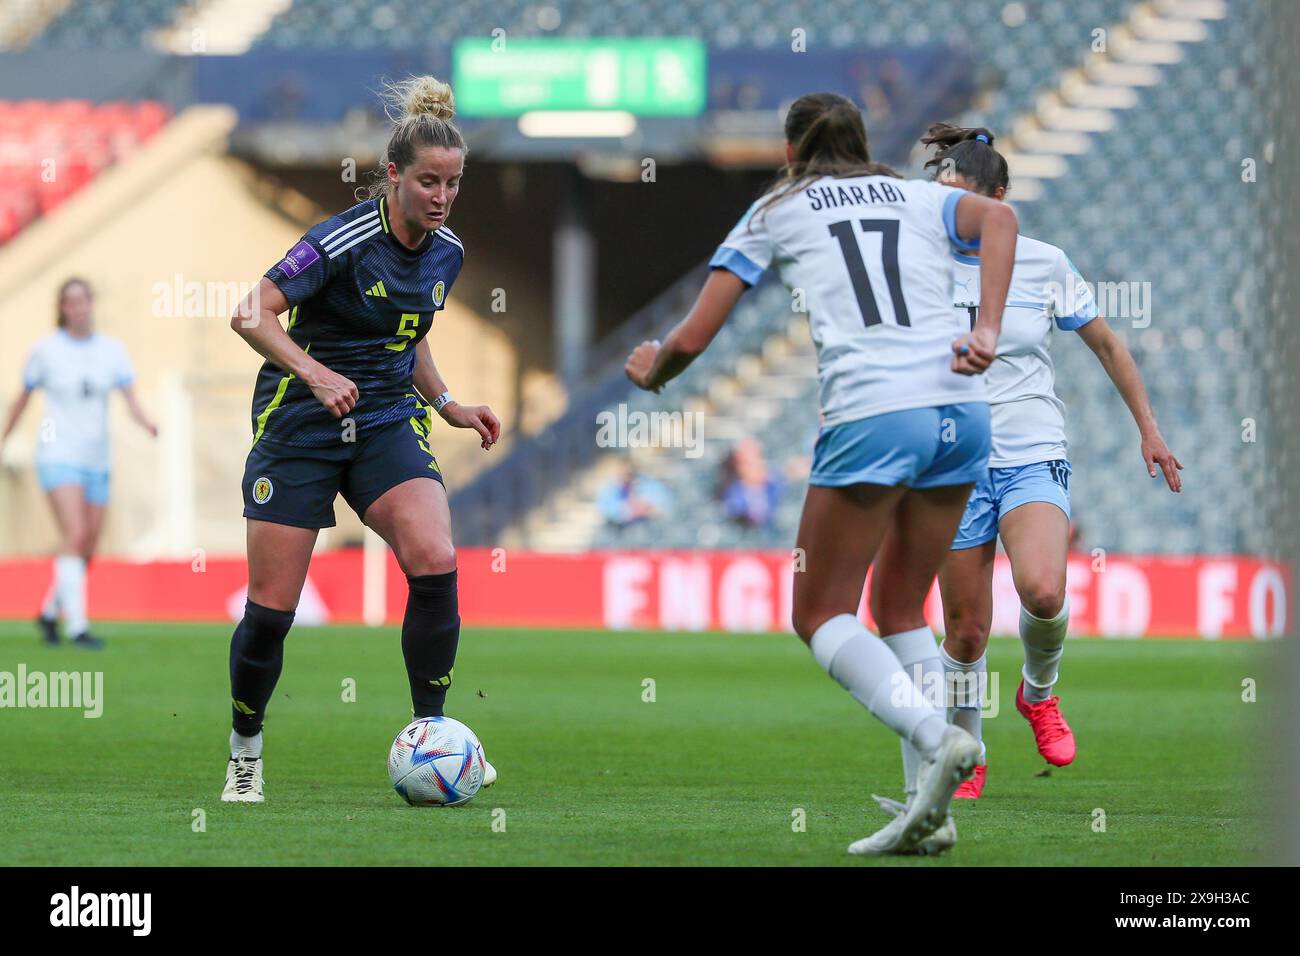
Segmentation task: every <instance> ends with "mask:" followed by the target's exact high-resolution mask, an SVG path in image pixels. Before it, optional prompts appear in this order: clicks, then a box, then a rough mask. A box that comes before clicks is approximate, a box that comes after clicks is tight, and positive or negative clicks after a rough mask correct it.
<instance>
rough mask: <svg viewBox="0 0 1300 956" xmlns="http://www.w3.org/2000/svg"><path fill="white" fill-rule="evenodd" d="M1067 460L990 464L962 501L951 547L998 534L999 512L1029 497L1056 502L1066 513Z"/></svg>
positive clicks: (972, 545)
mask: <svg viewBox="0 0 1300 956" xmlns="http://www.w3.org/2000/svg"><path fill="white" fill-rule="evenodd" d="M1070 471H1071V469H1070V463H1069V462H1068V461H1066V460H1065V459H1064V458H1062V459H1058V460H1056V461H1036V462H1033V463H1032V464H1028V465H1017V466H1015V467H1014V468H990V469H989V470H988V474H986V475H985V476H984V477H983V478H982V479H980V483H979V484H978V485H976V486H975V490H974V491H972V492H971V494H970V501H968V502H967V503H966V513H965V514H963V515H962V516H961V527H959V528H958V529H957V537H956V538H954V539H953V542H952V550H953V551H960V550H962V549H964V548H975V547H978V546H979V545H981V544H985V543H986V542H989V541H992V540H993V539H994V538H996V537H997V536H998V522H1000V521H1001V520H1002V516H1003V515H1005V514H1008V513H1010V512H1012V511H1014V510H1015V509H1016V508H1019V507H1020V506H1021V505H1027V504H1029V503H1030V502H1031V501H1045V502H1047V503H1048V504H1052V505H1056V507H1058V508H1060V509H1061V510H1062V511H1064V512H1065V517H1066V518H1067V519H1069V517H1070Z"/></svg>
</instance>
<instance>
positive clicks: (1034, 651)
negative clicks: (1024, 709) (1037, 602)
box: [1020, 600, 1070, 704]
mask: <svg viewBox="0 0 1300 956" xmlns="http://www.w3.org/2000/svg"><path fill="white" fill-rule="evenodd" d="M1069 623H1070V602H1069V601H1068V600H1067V601H1066V602H1065V603H1064V604H1062V605H1061V610H1060V611H1059V612H1057V615H1056V617H1053V618H1048V619H1044V618H1041V617H1034V615H1032V614H1030V613H1029V612H1028V611H1026V610H1025V609H1024V608H1023V607H1022V608H1021V609H1020V643H1021V644H1023V645H1024V647H1025V666H1024V670H1023V671H1021V676H1023V677H1024V679H1025V700H1027V701H1029V703H1031V704H1037V703H1040V702H1042V701H1045V700H1047V698H1049V697H1051V696H1052V685H1053V684H1055V683H1056V679H1057V671H1058V667H1059V665H1060V663H1061V652H1062V650H1063V645H1064V644H1065V631H1066V628H1067V627H1068V626H1069Z"/></svg>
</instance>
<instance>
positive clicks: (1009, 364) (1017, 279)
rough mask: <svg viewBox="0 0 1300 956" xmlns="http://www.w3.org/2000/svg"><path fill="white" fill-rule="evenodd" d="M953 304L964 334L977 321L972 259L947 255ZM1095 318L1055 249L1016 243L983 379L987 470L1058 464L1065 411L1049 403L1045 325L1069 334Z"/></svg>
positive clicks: (1024, 240) (1088, 293)
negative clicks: (952, 262) (989, 445)
mask: <svg viewBox="0 0 1300 956" xmlns="http://www.w3.org/2000/svg"><path fill="white" fill-rule="evenodd" d="M954 258H955V259H956V260H957V263H956V271H955V273H954V275H953V290H952V291H953V305H954V306H956V308H957V313H958V315H959V316H960V317H961V320H962V322H963V324H964V326H965V328H966V329H967V330H969V329H970V328H971V327H972V326H973V325H974V322H975V319H976V318H977V317H978V313H979V303H980V270H979V259H978V258H976V257H974V256H965V255H960V254H958V255H955V256H954ZM1096 317H1097V308H1096V305H1095V303H1094V301H1093V296H1092V290H1091V289H1089V288H1088V284H1087V283H1086V282H1084V281H1083V277H1082V276H1080V275H1079V273H1078V270H1076V269H1075V268H1074V265H1073V263H1071V262H1070V260H1069V258H1067V257H1066V255H1065V253H1064V252H1062V251H1061V250H1060V249H1058V248H1056V246H1053V245H1049V244H1047V243H1046V242H1039V241H1038V240H1037V239H1030V238H1029V237H1028V236H1019V237H1018V238H1017V239H1016V264H1015V268H1014V269H1013V270H1012V272H1011V286H1010V288H1009V289H1008V290H1007V305H1006V308H1005V309H1004V310H1003V312H1002V332H1001V334H1000V335H999V336H998V354H997V358H996V359H995V360H994V362H993V364H992V365H990V366H989V369H988V371H987V372H985V373H984V380H985V382H986V383H987V385H988V399H989V404H990V409H989V411H990V415H991V419H992V423H993V451H992V453H991V454H990V455H989V467H990V468H1012V467H1015V466H1017V465H1028V464H1032V463H1033V462H1039V461H1053V460H1055V459H1060V458H1065V457H1066V454H1065V415H1064V412H1065V405H1064V404H1062V402H1061V400H1060V399H1059V398H1057V397H1056V392H1055V390H1054V387H1053V386H1054V384H1055V378H1056V376H1055V371H1054V370H1053V367H1052V355H1051V351H1050V350H1051V337H1052V325H1053V323H1055V325H1056V327H1057V328H1058V329H1062V330H1064V331H1067V332H1069V331H1074V330H1076V329H1079V328H1082V327H1083V326H1084V325H1087V324H1088V323H1089V322H1091V321H1092V320H1093V319H1095V318H1096Z"/></svg>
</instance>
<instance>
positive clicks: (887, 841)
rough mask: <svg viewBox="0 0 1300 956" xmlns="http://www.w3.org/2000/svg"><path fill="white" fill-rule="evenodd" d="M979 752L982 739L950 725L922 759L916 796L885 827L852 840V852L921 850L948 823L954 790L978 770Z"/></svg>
mask: <svg viewBox="0 0 1300 956" xmlns="http://www.w3.org/2000/svg"><path fill="white" fill-rule="evenodd" d="M979 755H980V744H979V741H978V740H976V739H975V738H974V737H972V736H971V735H970V734H968V733H967V732H966V731H964V730H962V729H961V728H960V727H952V726H950V727H948V728H947V729H946V730H945V731H944V733H943V739H942V740H940V742H939V746H938V747H937V748H936V749H935V752H934V754H933V755H932V756H931V757H929V758H928V759H926V760H923V761H922V762H921V769H920V772H919V773H918V774H917V783H916V796H915V797H914V798H913V799H912V800H911V801H910V802H909V803H908V804H907V806H906V807H905V809H904V810H903V812H902V813H900V814H899V815H898V816H896V817H894V819H892V820H890V821H889V823H887V824H885V826H883V827H882V828H881V829H879V830H877V831H876V832H875V833H873V834H871V836H868V837H863V838H862V839H861V840H858V841H857V842H855V843H852V844H850V845H849V852H850V853H852V854H854V855H855V856H884V855H886V854H893V855H912V854H915V853H917V852H918V851H920V848H921V844H922V842H923V841H925V839H926V838H927V837H930V836H931V835H933V834H934V833H935V832H936V831H938V830H940V829H942V828H943V827H944V824H945V822H946V821H947V819H948V804H949V803H950V802H951V801H952V794H953V791H954V790H956V789H957V787H958V786H960V784H961V782H962V781H963V780H965V779H966V778H967V777H969V776H970V775H971V773H972V772H973V771H974V769H975V762H976V761H977V760H978V759H979ZM953 832H954V834H955V832H956V828H955V827H954V828H953Z"/></svg>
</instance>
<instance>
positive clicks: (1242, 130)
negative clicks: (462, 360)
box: [464, 7, 1285, 554]
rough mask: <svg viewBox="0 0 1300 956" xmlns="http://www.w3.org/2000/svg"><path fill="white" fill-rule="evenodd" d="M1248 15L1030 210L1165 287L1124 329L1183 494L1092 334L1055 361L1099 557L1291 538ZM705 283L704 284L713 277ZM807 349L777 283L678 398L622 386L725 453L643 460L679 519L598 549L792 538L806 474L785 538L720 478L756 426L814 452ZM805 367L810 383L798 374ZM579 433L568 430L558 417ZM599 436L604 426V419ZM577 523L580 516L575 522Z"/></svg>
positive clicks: (1072, 242)
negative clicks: (1269, 428)
mask: <svg viewBox="0 0 1300 956" xmlns="http://www.w3.org/2000/svg"><path fill="white" fill-rule="evenodd" d="M1232 9H1233V13H1232V14H1231V15H1230V16H1229V17H1228V18H1227V19H1226V20H1223V21H1218V22H1211V23H1210V24H1209V28H1210V31H1211V35H1210V37H1209V39H1208V40H1207V41H1206V42H1203V43H1196V44H1188V45H1186V46H1184V47H1183V54H1184V55H1183V58H1182V60H1181V62H1179V63H1177V64H1175V65H1172V66H1170V67H1167V68H1165V80H1166V81H1165V82H1162V83H1160V84H1158V85H1156V86H1154V87H1151V88H1149V89H1145V90H1142V91H1140V92H1139V102H1138V104H1137V106H1136V107H1134V108H1132V109H1130V110H1126V111H1118V112H1117V113H1116V126H1115V128H1114V129H1113V130H1112V131H1110V132H1108V133H1105V134H1100V135H1096V136H1093V137H1092V148H1091V150H1090V151H1089V152H1087V153H1086V154H1083V155H1080V156H1076V157H1071V158H1070V160H1069V171H1068V174H1067V175H1066V176H1064V177H1061V178H1059V179H1054V180H1046V181H1045V191H1044V193H1043V195H1042V197H1041V199H1039V201H1037V202H1033V203H1027V204H1022V205H1021V207H1020V214H1021V229H1022V231H1023V232H1024V233H1025V234H1026V235H1032V236H1035V237H1037V238H1041V239H1043V240H1045V241H1048V242H1052V243H1054V244H1056V245H1059V246H1061V247H1062V248H1064V249H1065V250H1066V251H1067V253H1068V254H1069V255H1070V256H1071V258H1072V259H1073V261H1074V262H1075V264H1076V265H1077V266H1078V268H1079V269H1080V270H1081V272H1082V273H1083V275H1084V276H1085V277H1086V278H1087V279H1089V280H1090V281H1092V282H1100V283H1125V284H1127V283H1139V284H1140V283H1150V286H1149V288H1150V293H1149V303H1148V304H1149V306H1150V314H1149V324H1148V319H1143V318H1140V317H1135V316H1133V315H1127V316H1116V317H1114V318H1112V320H1111V324H1112V326H1114V327H1115V328H1116V330H1117V331H1118V333H1119V334H1120V335H1121V336H1122V337H1123V338H1124V339H1125V341H1126V342H1127V343H1128V345H1129V347H1130V348H1131V349H1132V351H1133V354H1134V356H1135V357H1136V359H1137V361H1138V364H1139V366H1140V367H1141V369H1142V371H1143V375H1144V378H1145V380H1146V383H1147V386H1148V389H1149V391H1150V394H1151V399H1152V403H1153V406H1154V407H1155V409H1156V412H1157V415H1158V417H1159V420H1160V424H1161V428H1162V430H1163V432H1164V435H1165V437H1166V439H1167V441H1168V442H1169V444H1170V446H1171V448H1172V449H1173V450H1174V452H1175V453H1176V454H1177V455H1178V456H1179V457H1180V458H1181V459H1182V461H1183V462H1184V464H1185V465H1186V467H1187V470H1186V472H1185V474H1184V480H1185V483H1186V490H1185V491H1184V493H1183V494H1182V495H1181V496H1175V495H1172V494H1169V493H1168V492H1166V491H1164V490H1163V483H1162V482H1161V483H1160V484H1159V485H1157V483H1156V482H1155V481H1153V480H1152V479H1149V478H1147V477H1146V475H1145V474H1144V472H1143V466H1142V463H1141V461H1140V458H1139V448H1138V441H1137V433H1136V429H1135V428H1134V427H1133V425H1132V424H1131V422H1130V421H1129V416H1128V412H1127V411H1126V410H1125V409H1124V407H1123V403H1122V402H1121V400H1120V399H1119V397H1118V396H1117V395H1116V394H1115V392H1114V389H1113V387H1112V386H1111V385H1110V383H1109V381H1108V380H1107V378H1106V374H1105V372H1104V370H1103V369H1102V367H1101V365H1100V364H1099V363H1098V362H1097V360H1096V358H1095V357H1094V356H1093V355H1092V354H1091V352H1090V351H1089V350H1088V349H1087V347H1086V346H1084V345H1083V344H1082V343H1081V342H1078V341H1074V340H1072V337H1068V336H1064V335H1061V336H1058V338H1057V340H1056V342H1055V343H1054V348H1053V355H1054V359H1055V362H1056V368H1057V392H1058V394H1059V395H1060V396H1061V398H1062V399H1063V400H1064V401H1065V403H1066V407H1067V431H1068V434H1069V438H1070V455H1071V458H1072V460H1073V463H1074V476H1073V479H1072V492H1073V498H1074V503H1075V515H1074V516H1075V519H1076V521H1078V522H1079V523H1080V526H1081V529H1082V542H1083V544H1084V545H1085V546H1086V547H1088V548H1093V547H1101V548H1104V549H1107V550H1114V551H1121V552H1130V553H1157V552H1158V553H1187V554H1190V553H1202V554H1205V553H1224V554H1227V553H1260V554H1263V553H1268V552H1269V551H1270V549H1271V547H1272V544H1271V542H1272V540H1273V539H1272V536H1271V534H1270V527H1269V524H1270V521H1271V518H1270V515H1271V514H1272V513H1274V512H1273V508H1272V507H1271V506H1269V505H1267V504H1261V503H1266V502H1270V501H1274V502H1275V501H1276V499H1277V492H1276V488H1275V485H1276V481H1277V479H1276V475H1277V474H1278V463H1276V462H1272V461H1270V460H1269V458H1268V455H1267V452H1266V451H1265V448H1264V445H1263V444H1261V442H1260V441H1251V440H1249V429H1248V425H1249V422H1248V421H1247V420H1251V421H1254V422H1255V427H1256V428H1258V427H1261V423H1260V422H1259V421H1257V419H1258V416H1260V415H1263V414H1265V409H1266V408H1267V407H1268V394H1267V389H1268V388H1269V387H1270V384H1271V381H1272V379H1271V376H1273V375H1275V374H1278V373H1280V369H1281V360H1280V358H1279V357H1278V356H1275V355H1272V354H1271V353H1270V352H1269V351H1268V348H1269V346H1268V343H1269V342H1270V341H1272V340H1273V336H1272V335H1271V334H1269V333H1270V331H1271V327H1270V323H1273V327H1276V323H1279V322H1281V321H1283V320H1284V318H1283V316H1282V315H1280V314H1276V315H1275V313H1276V309H1270V308H1269V303H1268V302H1267V300H1266V298H1265V296H1266V292H1265V290H1264V287H1263V285H1264V284H1263V282H1262V280H1261V279H1260V277H1261V276H1262V275H1265V274H1267V270H1269V269H1282V268H1285V264H1284V263H1282V262H1281V261H1280V253H1279V251H1278V249H1277V247H1276V244H1275V243H1273V242H1272V241H1271V236H1272V235H1275V234H1276V232H1275V228H1276V226H1277V224H1278V223H1280V217H1281V216H1282V215H1283V212H1282V211H1281V210H1280V209H1278V208H1276V207H1275V206H1271V205H1270V204H1269V203H1268V202H1267V199H1266V196H1267V193H1266V192H1265V191H1264V190H1263V189H1262V188H1260V187H1256V186H1254V185H1253V184H1249V183H1245V182H1243V180H1242V167H1241V162H1242V159H1243V158H1245V157H1254V158H1255V160H1256V162H1257V164H1258V166H1259V169H1260V172H1259V173H1258V176H1259V178H1260V180H1261V182H1262V181H1263V179H1264V178H1265V177H1266V176H1267V175H1268V171H1267V166H1268V164H1267V162H1266V159H1265V151H1266V144H1267V143H1268V142H1269V140H1270V138H1271V136H1272V133H1271V131H1270V130H1268V129H1267V128H1266V126H1265V123H1266V119H1265V118H1266V117H1267V116H1269V115H1271V114H1270V111H1269V109H1267V108H1264V107H1263V105H1262V104H1263V103H1265V102H1266V98H1268V97H1273V98H1276V97H1279V96H1281V95H1282V94H1281V91H1279V90H1278V89H1276V88H1274V87H1271V86H1269V85H1268V84H1267V83H1266V82H1265V79H1264V75H1263V73H1262V71H1257V70H1253V69H1252V68H1250V67H1249V66H1243V65H1242V64H1252V63H1259V62H1261V50H1260V45H1261V43H1262V42H1263V41H1262V39H1261V37H1262V29H1263V15H1262V13H1260V12H1258V11H1254V10H1251V9H1243V8H1238V7H1234V8H1232ZM1085 48H1086V42H1085V43H1084V44H1083V45H1082V46H1081V47H1080V49H1085ZM1027 95H1028V94H1027ZM1280 105H1281V104H1280V103H1279V104H1277V106H1278V108H1280ZM996 128H997V127H995V129H996ZM912 172H913V173H919V170H915V169H914V170H912ZM1165 177H1171V178H1174V179H1177V180H1178V181H1179V182H1180V183H1181V184H1183V185H1185V184H1186V183H1187V181H1188V180H1194V181H1196V182H1198V183H1203V184H1204V189H1202V190H1198V195H1199V196H1200V197H1201V200H1202V202H1201V204H1200V205H1199V206H1196V207H1188V206H1187V205H1185V204H1184V205H1180V206H1177V207H1174V206H1171V205H1169V204H1168V203H1167V202H1166V201H1165V199H1164V195H1165V194H1164V193H1163V192H1162V190H1161V188H1160V185H1161V180H1162V179H1163V178H1165ZM1014 187H1015V183H1014V182H1013V183H1012V193H1011V195H1012V198H1014V195H1015V190H1014ZM1270 224H1271V225H1270ZM685 284H686V285H689V286H690V287H691V288H693V289H698V285H699V279H698V277H691V279H690V280H688V282H687V283H685ZM688 291H689V290H686V289H683V290H681V291H680V295H683V296H684V295H687V294H688ZM1105 305H1106V303H1103V310H1104V307H1105ZM679 314H680V313H679ZM801 343H802V344H801ZM806 352H807V331H806V322H805V320H804V318H803V317H802V316H799V315H797V314H794V313H792V312H791V303H790V299H789V297H788V294H787V293H786V291H785V290H784V289H783V288H782V287H781V286H780V285H779V284H777V283H776V282H774V281H773V280H771V279H768V280H766V281H765V282H764V283H763V284H762V285H760V287H759V288H758V289H757V290H755V291H754V292H751V293H750V294H749V295H747V296H746V299H745V300H744V301H743V302H742V304H741V306H740V307H738V309H737V310H736V312H735V313H734V314H733V317H732V320H731V321H730V322H729V323H728V326H726V327H725V328H724V330H723V332H722V333H721V334H720V335H719V337H718V339H717V340H716V341H715V343H714V345H713V346H712V348H711V349H710V351H709V352H707V353H706V354H705V355H704V356H703V357H702V358H701V359H700V360H699V361H698V362H697V363H696V365H695V366H693V367H692V369H691V370H690V371H689V372H688V373H687V375H686V377H685V378H684V379H682V380H681V381H680V382H678V383H674V385H673V386H672V390H673V392H672V398H671V400H665V398H664V397H663V396H655V395H649V394H646V393H642V392H639V391H637V390H635V389H631V388H630V387H628V388H624V389H623V390H622V392H621V393H608V394H610V395H611V396H612V397H610V398H608V399H607V403H606V405H605V406H604V407H614V406H616V405H617V404H618V403H619V402H626V403H627V405H628V407H629V409H630V410H643V411H652V410H656V409H664V408H673V409H683V408H691V407H704V408H707V409H708V416H707V419H706V426H705V436H706V439H707V441H706V443H705V452H704V455H703V457H702V458H698V459H686V458H685V457H684V456H683V455H682V454H681V452H679V451H671V450H670V451H658V452H655V453H654V454H644V453H642V454H635V455H634V460H635V461H636V463H637V466H638V468H639V469H640V470H642V471H643V472H648V473H649V474H651V475H653V476H654V477H656V478H658V479H659V480H660V481H662V482H663V483H664V484H666V485H667V486H668V488H669V490H670V492H671V494H672V496H673V499H674V507H673V513H672V516H671V520H664V521H651V522H646V523H643V524H640V525H634V526H631V527H628V528H622V529H617V528H614V527H612V526H603V525H601V524H600V523H599V522H598V521H596V522H590V523H589V526H590V527H591V528H592V529H593V530H592V532H591V534H590V538H589V540H585V541H582V542H579V543H578V544H579V546H584V547H585V546H598V547H615V548H618V547H639V546H657V547H694V546H700V545H706V546H715V547H732V546H752V545H764V546H769V547H781V548H784V547H788V546H789V545H790V543H791V542H792V541H793V540H794V533H795V529H796V526H797V520H798V511H799V504H800V500H801V497H802V492H803V485H802V482H800V481H788V482H787V483H786V488H785V494H784V497H783V499H782V504H781V507H780V509H779V511H778V514H777V516H776V520H775V522H774V523H773V525H772V527H771V528H769V529H766V530H753V529H743V528H740V527H737V526H734V525H732V524H730V523H729V522H727V521H726V519H725V517H724V516H723V514H722V510H721V508H720V506H719V504H718V502H716V501H715V500H714V498H713V485H714V481H715V479H716V476H717V473H718V468H719V467H720V466H721V464H722V461H723V459H724V458H725V456H726V454H727V453H728V452H729V451H730V447H731V443H732V440H733V439H734V438H736V437H739V436H740V435H742V434H751V435H753V436H755V437H757V438H758V439H759V440H760V441H761V442H762V444H763V446H764V448H765V450H766V454H767V457H768V459H769V462H770V464H771V466H772V468H773V469H774V470H779V469H780V468H781V465H782V463H783V461H784V460H785V459H787V458H789V457H791V456H800V455H807V454H809V453H810V452H811V448H812V443H813V440H814V438H815V435H816V430H817V422H816V418H815V408H816V386H815V382H814V381H813V379H812V377H811V364H810V363H811V357H810V356H809V355H808V354H806ZM746 356H751V357H752V356H759V357H761V358H760V360H758V361H757V362H756V361H755V360H754V359H752V358H751V359H748V360H746V359H745V358H744V357H746ZM800 361H802V363H803V364H802V365H799V364H798V362H800ZM791 362H795V363H796V364H795V366H794V367H796V368H798V369H799V370H800V371H801V372H802V378H800V377H799V376H798V375H792V374H790V372H791V365H790V363H791ZM1261 370H1262V371H1261ZM564 427H565V420H563V419H562V420H561V421H560V422H558V423H557V424H556V426H555V428H556V429H557V430H562V429H563V428H564ZM586 427H587V429H588V434H589V433H590V427H591V426H590V418H588V419H587V423H586ZM1243 435H1245V436H1246V438H1243ZM547 438H548V435H547V434H545V433H544V434H543V435H542V436H539V438H538V439H537V441H539V442H545V441H546V440H547ZM604 454H605V455H606V456H607V457H613V458H618V457H620V456H622V455H626V454H628V453H626V452H606V453H604ZM485 480H486V476H485ZM549 480H551V481H554V482H557V491H556V492H555V494H556V495H557V496H560V497H563V495H564V494H565V493H568V494H574V493H577V492H578V491H579V490H585V491H589V490H590V484H591V482H588V483H587V485H586V486H584V485H583V484H582V483H581V482H580V481H579V480H577V479H576V478H574V479H572V480H571V481H570V484H569V485H568V486H567V488H566V487H565V486H562V485H559V484H558V479H555V478H552V479H549ZM472 498H473V495H472V494H467V495H465V496H464V499H465V504H464V506H465V507H467V508H472V507H473V504H472ZM534 519H535V520H533V521H531V522H529V521H521V522H520V523H519V525H518V529H519V530H521V531H523V532H526V535H525V537H524V540H525V541H528V542H532V543H534V544H537V543H542V544H545V543H547V542H548V541H549V540H550V539H549V538H548V536H547V521H546V520H545V515H544V514H543V515H541V516H540V519H538V516H536V515H534ZM565 520H566V521H568V522H570V523H571V520H572V515H571V514H568V515H566V516H565ZM467 543H468V542H467Z"/></svg>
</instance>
